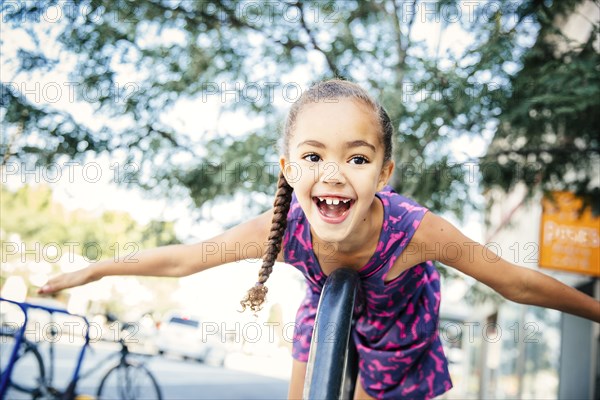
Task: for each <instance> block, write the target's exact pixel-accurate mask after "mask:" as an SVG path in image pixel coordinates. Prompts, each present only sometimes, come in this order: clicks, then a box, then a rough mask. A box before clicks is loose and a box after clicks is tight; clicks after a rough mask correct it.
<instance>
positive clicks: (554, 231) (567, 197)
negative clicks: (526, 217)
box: [539, 192, 600, 276]
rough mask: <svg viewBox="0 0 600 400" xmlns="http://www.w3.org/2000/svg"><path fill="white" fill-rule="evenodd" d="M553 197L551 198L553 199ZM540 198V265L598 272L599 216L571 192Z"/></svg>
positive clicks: (583, 272)
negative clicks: (583, 209) (582, 210)
mask: <svg viewBox="0 0 600 400" xmlns="http://www.w3.org/2000/svg"><path fill="white" fill-rule="evenodd" d="M553 200H554V201H553ZM553 200H551V199H546V198H544V199H543V200H542V226H541V229H540V235H541V237H540V262H539V264H540V267H543V268H551V269H558V270H561V271H568V272H576V273H580V274H586V275H594V276H600V218H597V217H596V218H595V217H593V216H592V211H591V210H590V208H589V207H588V208H587V209H586V210H585V212H584V213H583V214H582V215H579V213H580V210H581V205H582V201H581V199H580V198H578V197H576V196H575V195H574V194H573V193H569V192H554V193H553Z"/></svg>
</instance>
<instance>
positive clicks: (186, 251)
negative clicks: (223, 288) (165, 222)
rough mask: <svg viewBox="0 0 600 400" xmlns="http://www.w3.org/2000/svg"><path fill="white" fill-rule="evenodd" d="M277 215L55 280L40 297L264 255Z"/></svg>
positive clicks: (268, 214)
mask: <svg viewBox="0 0 600 400" xmlns="http://www.w3.org/2000/svg"><path fill="white" fill-rule="evenodd" d="M272 217H273V211H272V210H271V211H267V212H265V213H264V214H261V215H260V216H258V217H256V218H254V219H252V220H250V221H248V222H245V223H243V224H240V225H237V226H235V227H233V228H231V229H229V230H227V231H226V232H224V233H222V234H220V235H218V236H215V237H214V238H212V239H208V240H205V241H202V242H200V243H196V244H192V245H186V244H177V245H170V246H163V247H157V248H154V249H149V250H145V251H142V252H140V253H139V254H136V256H135V259H133V260H125V259H119V260H104V261H99V262H96V263H93V264H91V265H89V266H88V267H86V268H84V269H81V270H79V271H75V272H70V273H66V274H62V275H59V276H57V277H55V278H52V279H50V280H49V281H48V283H47V284H46V285H44V286H43V287H42V288H41V289H40V290H39V293H40V294H47V293H53V292H56V291H59V290H62V289H66V288H70V287H74V286H80V285H84V284H86V283H90V282H93V281H97V280H99V279H101V278H103V277H105V276H110V275H139V276H163V277H181V276H187V275H191V274H193V273H196V272H200V271H204V270H206V269H209V268H212V267H215V266H217V265H221V264H225V263H228V262H234V261H238V260H242V259H248V258H260V257H262V255H263V252H264V248H265V243H264V242H265V241H266V238H267V235H268V232H269V227H270V223H271V219H272Z"/></svg>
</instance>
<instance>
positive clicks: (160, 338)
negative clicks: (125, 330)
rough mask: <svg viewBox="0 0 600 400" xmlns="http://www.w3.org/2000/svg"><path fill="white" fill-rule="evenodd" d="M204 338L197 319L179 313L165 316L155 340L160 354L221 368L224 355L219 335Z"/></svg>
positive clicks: (200, 324) (207, 335)
mask: <svg viewBox="0 0 600 400" xmlns="http://www.w3.org/2000/svg"><path fill="white" fill-rule="evenodd" d="M210 333H211V334H207V332H206V330H203V329H202V322H201V320H200V318H199V317H197V316H194V315H190V314H185V313H181V312H172V313H170V314H168V315H167V316H166V317H165V318H164V319H163V321H162V322H161V323H160V325H159V328H158V335H157V337H156V347H157V349H158V352H159V354H168V355H175V356H179V357H183V358H184V359H193V360H197V361H200V362H206V363H208V364H211V365H218V366H222V365H223V364H224V362H225V356H226V354H227V352H226V349H225V346H224V343H223V341H222V340H221V335H220V334H214V332H212V331H210Z"/></svg>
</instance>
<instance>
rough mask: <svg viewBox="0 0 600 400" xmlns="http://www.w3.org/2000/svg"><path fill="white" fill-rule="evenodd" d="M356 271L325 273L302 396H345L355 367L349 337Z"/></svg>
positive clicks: (351, 386)
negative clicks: (327, 274)
mask: <svg viewBox="0 0 600 400" xmlns="http://www.w3.org/2000/svg"><path fill="white" fill-rule="evenodd" d="M358 282H359V278H358V273H357V272H356V271H354V270H352V269H349V268H341V269H337V270H335V271H334V272H332V273H331V275H329V277H328V278H327V281H326V282H325V285H324V287H323V292H322V293H321V298H320V300H319V306H318V307H317V316H316V319H315V327H314V331H313V336H312V341H311V345H310V353H309V356H308V364H307V367H306V378H305V381H304V382H305V383H304V394H303V398H304V399H326V400H330V399H349V398H352V396H353V393H354V384H355V381H356V375H357V370H358V363H357V357H356V349H355V347H354V343H353V342H352V340H350V332H351V330H352V315H353V312H354V302H355V299H356V291H357V288H358Z"/></svg>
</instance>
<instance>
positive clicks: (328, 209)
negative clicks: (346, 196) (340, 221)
mask: <svg viewBox="0 0 600 400" xmlns="http://www.w3.org/2000/svg"><path fill="white" fill-rule="evenodd" d="M348 208H349V205H348V204H347V203H340V204H338V205H333V204H326V203H321V204H319V210H321V213H322V214H323V215H325V216H326V217H329V218H336V217H339V216H341V215H342V214H343V213H344V212H345V211H346V210H347V209H348Z"/></svg>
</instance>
